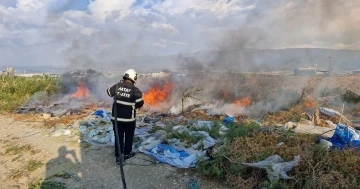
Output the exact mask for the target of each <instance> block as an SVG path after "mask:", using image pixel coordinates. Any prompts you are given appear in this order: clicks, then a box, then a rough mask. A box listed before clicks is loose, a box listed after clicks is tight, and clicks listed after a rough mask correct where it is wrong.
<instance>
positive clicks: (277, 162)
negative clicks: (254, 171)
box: [243, 155, 300, 182]
mask: <svg viewBox="0 0 360 189" xmlns="http://www.w3.org/2000/svg"><path fill="white" fill-rule="evenodd" d="M299 161H300V156H295V158H294V160H292V161H289V162H284V160H283V159H282V158H281V157H280V156H279V155H273V156H270V157H268V158H266V159H265V160H263V161H259V162H257V163H243V165H247V166H250V167H256V168H260V169H265V170H266V172H267V174H268V175H267V177H268V179H269V180H270V181H271V182H276V181H278V180H279V178H282V179H293V177H289V176H288V175H287V174H286V172H288V171H290V170H291V169H292V168H293V167H295V166H297V165H298V163H299Z"/></svg>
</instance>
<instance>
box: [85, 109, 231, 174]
mask: <svg viewBox="0 0 360 189" xmlns="http://www.w3.org/2000/svg"><path fill="white" fill-rule="evenodd" d="M158 116H161V115H158ZM182 118H183V117H178V118H177V119H174V120H175V121H174V122H175V123H180V121H181V120H182ZM80 124H81V125H80V127H79V131H80V132H81V133H82V140H83V141H85V142H88V143H90V144H92V145H95V146H114V143H115V136H114V130H113V126H112V123H111V114H110V112H107V111H105V110H97V111H95V112H93V113H92V114H91V115H90V116H89V117H88V118H87V120H85V121H82V122H81V123H80ZM213 127H215V124H214V123H213V122H211V121H202V120H199V121H188V123H187V124H186V125H185V124H184V125H181V124H178V125H174V126H171V127H169V126H166V125H165V124H164V123H162V122H161V121H160V118H159V117H149V116H145V115H144V116H138V118H137V128H136V129H135V136H136V137H137V138H138V140H137V141H134V146H133V149H137V150H138V151H140V152H142V153H144V154H147V155H149V156H151V157H153V158H155V159H157V160H158V161H160V162H163V163H167V164H170V165H172V166H175V167H178V168H189V167H195V165H196V162H197V161H198V160H199V159H200V158H205V159H206V158H207V157H206V150H207V149H209V148H211V147H212V146H214V145H215V144H216V143H217V142H218V141H219V140H217V139H215V138H213V137H211V136H210V135H209V133H208V132H207V131H210V130H211V129H213ZM216 128H218V131H217V132H218V134H219V135H223V134H225V133H226V131H227V127H226V126H225V125H223V124H220V125H217V126H216Z"/></svg>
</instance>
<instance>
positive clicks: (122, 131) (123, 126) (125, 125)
mask: <svg viewBox="0 0 360 189" xmlns="http://www.w3.org/2000/svg"><path fill="white" fill-rule="evenodd" d="M112 123H113V128H114V132H115V156H116V157H119V151H118V145H117V138H119V139H120V149H121V153H122V154H124V155H129V154H130V152H131V151H132V145H133V138H134V132H135V126H136V122H135V121H133V122H121V121H118V122H117V125H118V128H119V129H118V131H119V137H117V136H116V131H115V122H114V121H112ZM124 135H125V137H124ZM124 138H125V147H124Z"/></svg>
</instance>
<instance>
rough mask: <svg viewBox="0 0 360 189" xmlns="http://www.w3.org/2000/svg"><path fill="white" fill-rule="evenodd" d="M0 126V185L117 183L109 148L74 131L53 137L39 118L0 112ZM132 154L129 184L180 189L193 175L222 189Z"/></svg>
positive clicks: (81, 187) (191, 172) (77, 187)
mask: <svg viewBox="0 0 360 189" xmlns="http://www.w3.org/2000/svg"><path fill="white" fill-rule="evenodd" d="M0 131H1V132H0V176H1V177H0V189H8V188H10V189H15V188H20V189H22V188H28V186H29V183H32V182H34V181H35V180H37V179H45V178H47V179H49V180H50V181H58V182H63V183H65V185H66V188H74V189H85V188H86V189H92V188H94V189H95V188H96V189H99V188H105V189H107V188H109V189H111V188H122V182H121V176H120V173H119V166H117V165H116V164H115V158H114V152H113V147H95V146H90V145H87V144H86V143H79V142H78V139H79V136H76V135H74V136H72V137H66V138H65V137H53V136H50V135H49V129H46V128H45V127H43V123H42V122H26V121H14V119H12V118H10V117H9V116H5V115H0ZM135 157H136V158H132V159H130V160H128V161H127V162H128V163H131V164H132V165H130V164H128V165H125V166H124V171H125V178H126V182H127V188H129V189H133V188H135V189H138V188H144V189H146V188H149V189H156V188H159V189H160V188H177V189H181V188H187V186H188V185H189V183H191V181H194V180H195V181H197V182H198V184H199V186H200V188H202V189H207V188H209V189H210V188H212V189H214V188H225V187H224V186H221V185H218V184H217V183H214V182H211V181H209V180H204V179H202V178H200V176H199V175H198V174H197V173H196V172H195V171H194V170H191V169H186V170H184V169H177V168H174V167H171V166H169V165H165V164H151V162H149V161H145V160H143V159H147V160H152V159H151V158H150V157H148V156H145V155H143V154H139V153H138V154H137V155H136V156H135ZM139 158H140V159H139ZM134 164H136V165H134ZM139 164H141V165H139ZM142 165H148V166H142ZM70 175H71V176H70Z"/></svg>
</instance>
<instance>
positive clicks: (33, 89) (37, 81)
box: [0, 76, 60, 112]
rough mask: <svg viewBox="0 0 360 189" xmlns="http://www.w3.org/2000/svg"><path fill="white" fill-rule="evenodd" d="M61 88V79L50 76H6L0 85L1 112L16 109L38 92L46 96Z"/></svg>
mask: <svg viewBox="0 0 360 189" xmlns="http://www.w3.org/2000/svg"><path fill="white" fill-rule="evenodd" d="M59 90H60V85H59V79H57V78H50V77H37V78H25V77H17V76H15V77H5V78H3V80H2V83H1V85H0V112H4V111H5V112H6V111H11V110H14V109H15V108H17V107H19V106H20V105H22V104H24V103H25V102H26V101H27V100H29V99H30V97H31V96H33V95H34V94H35V93H37V92H45V94H46V96H50V95H52V94H55V93H56V92H57V91H59Z"/></svg>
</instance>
